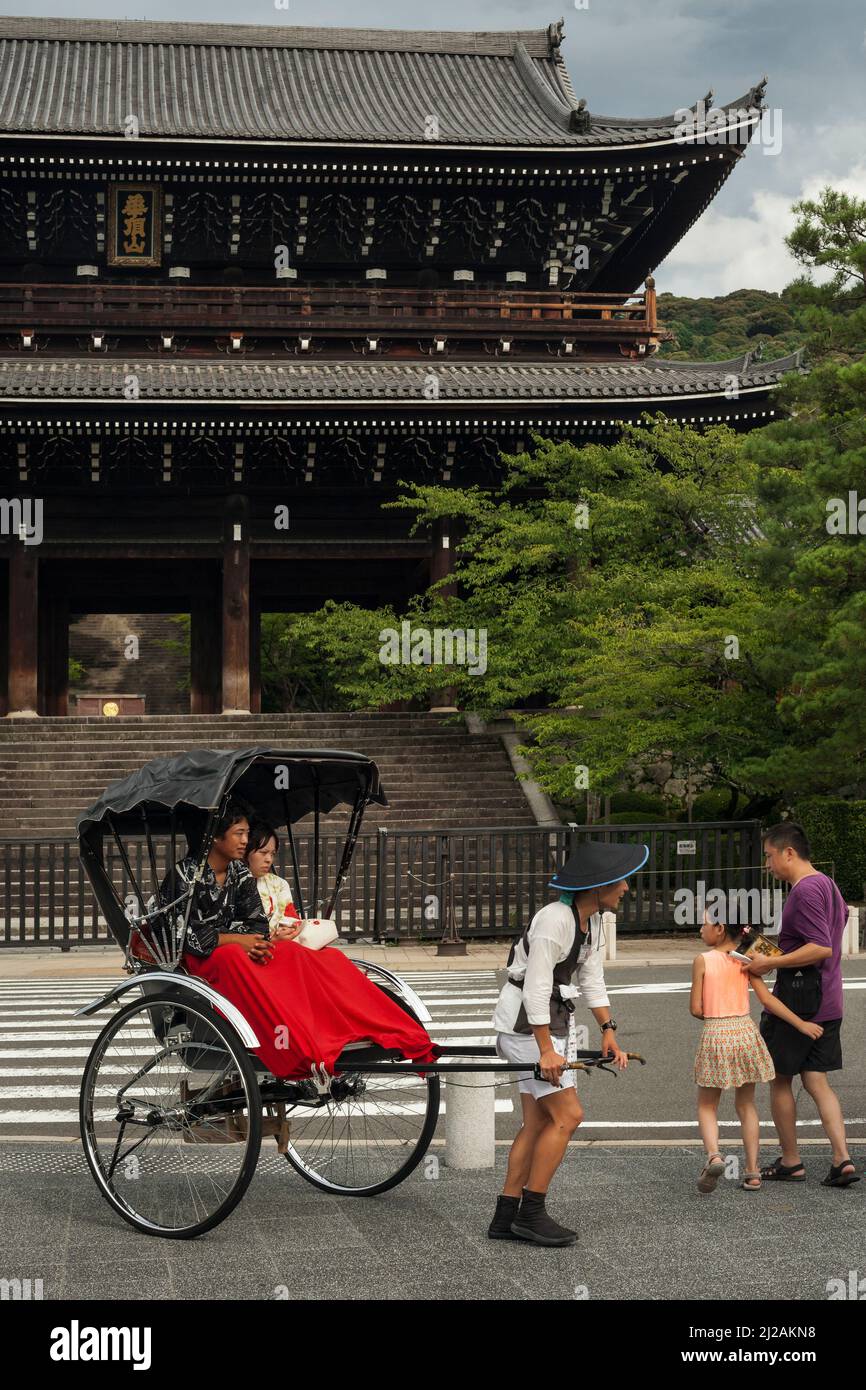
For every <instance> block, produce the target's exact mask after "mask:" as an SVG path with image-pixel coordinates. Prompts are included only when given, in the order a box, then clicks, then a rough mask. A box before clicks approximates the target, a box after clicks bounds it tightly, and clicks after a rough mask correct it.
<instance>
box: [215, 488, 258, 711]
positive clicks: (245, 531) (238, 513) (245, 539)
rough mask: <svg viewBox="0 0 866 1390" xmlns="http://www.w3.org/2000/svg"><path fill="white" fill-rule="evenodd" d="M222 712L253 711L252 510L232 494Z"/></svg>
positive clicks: (226, 530) (226, 534)
mask: <svg viewBox="0 0 866 1390" xmlns="http://www.w3.org/2000/svg"><path fill="white" fill-rule="evenodd" d="M222 623H223V663H222V712H223V714H250V713H251V712H252V705H251V699H250V684H251V683H250V509H249V501H248V499H247V498H246V497H241V496H233V497H229V498H228V499H227V502H226V509H225V518H224V531H223V585H222Z"/></svg>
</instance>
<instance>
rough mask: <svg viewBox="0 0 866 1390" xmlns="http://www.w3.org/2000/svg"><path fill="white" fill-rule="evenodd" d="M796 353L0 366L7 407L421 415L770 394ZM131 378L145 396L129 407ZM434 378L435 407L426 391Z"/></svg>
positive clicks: (73, 361) (24, 362) (56, 361)
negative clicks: (608, 359)
mask: <svg viewBox="0 0 866 1390" xmlns="http://www.w3.org/2000/svg"><path fill="white" fill-rule="evenodd" d="M801 358H802V353H801V352H800V351H798V352H794V353H791V354H789V355H788V356H787V357H780V358H777V359H776V360H775V361H768V362H764V361H760V360H756V359H755V358H754V356H753V355H752V354H749V353H746V354H745V355H744V356H742V357H734V358H731V359H729V360H728V361H725V362H677V361H670V360H658V359H653V360H652V361H649V362H623V363H614V364H610V365H608V364H606V363H575V364H573V365H572V364H565V363H556V364H554V363H550V364H548V363H526V364H520V363H513V364H512V363H504V362H496V363H490V364H487V363H483V364H478V363H458V362H443V363H437V364H436V366H435V369H434V367H433V366H432V364H430V365H428V364H425V363H417V364H415V363H413V364H409V363H402V362H390V361H370V360H369V359H368V360H366V361H363V362H311V361H304V362H298V361H290V362H284V361H282V362H276V361H270V360H268V361H263V360H247V361H230V360H229V361H227V360H226V359H221V360H219V361H204V362H202V361H197V362H195V363H189V362H174V361H164V360H159V361H154V360H152V359H151V360H147V361H130V360H120V359H115V358H110V359H107V358H93V357H89V358H86V359H84V358H50V357H40V358H32V357H25V356H23V355H17V356H15V357H13V358H5V359H0V399H2V400H4V401H6V402H10V401H15V400H21V401H30V402H36V401H44V402H58V403H59V402H63V401H69V402H73V401H77V402H81V403H85V402H87V401H99V402H106V401H116V402H117V405H118V406H119V407H120V408H123V407H124V406H125V405H127V404H132V405H136V404H143V405H150V404H156V403H162V402H166V403H169V402H173V403H176V404H183V403H184V402H190V403H195V404H198V405H201V404H205V403H207V402H210V403H214V404H219V403H225V404H232V403H244V404H250V405H252V404H255V403H257V402H260V403H262V404H263V405H273V404H276V403H279V402H284V403H285V404H286V405H295V406H305V405H310V404H320V405H328V404H334V405H340V404H342V403H343V402H347V403H352V404H358V405H364V404H366V403H376V404H378V403H380V402H381V403H382V404H388V405H401V404H402V405H407V404H409V405H416V406H418V407H420V408H421V409H422V410H429V409H431V408H434V407H435V406H436V405H440V406H441V405H442V404H450V403H452V402H453V403H455V404H464V405H466V404H469V403H472V402H478V403H480V404H483V405H490V406H494V405H495V406H509V405H515V404H521V403H523V404H527V403H530V402H535V401H546V402H550V403H553V402H557V401H558V402H561V403H567V404H574V405H579V404H583V403H586V404H593V403H596V402H602V401H607V402H611V403H613V402H617V401H621V402H624V403H630V404H635V405H638V404H640V403H641V402H644V401H646V402H647V403H649V404H650V405H652V403H653V402H658V403H659V404H661V403H662V402H665V401H670V400H676V399H678V398H681V399H688V398H695V397H707V396H709V397H721V398H723V399H724V397H725V392H726V390H728V391H730V388H731V385H732V382H733V381H734V380H735V383H736V389H737V392H738V394H741V395H742V394H745V393H749V392H762V391H767V390H769V389H770V388H771V387H773V386H775V385H777V384H778V382H779V381H780V379H781V377H782V376H783V375H784V373H785V372H790V371H796V370H800V368H801ZM130 378H134V379H135V381H136V383H137V389H138V392H139V395H138V397H137V399H136V400H133V401H131V402H128V401H127V398H126V396H125V395H124V390H125V388H126V389H127V392H128V383H129V380H130ZM434 378H435V382H436V387H435V392H436V393H437V394H435V395H434V396H433V397H432V398H431V390H430V383H431V380H432V379H434Z"/></svg>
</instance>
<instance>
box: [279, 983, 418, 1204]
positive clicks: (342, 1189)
mask: <svg viewBox="0 0 866 1390" xmlns="http://www.w3.org/2000/svg"><path fill="white" fill-rule="evenodd" d="M375 983H376V984H377V985H378V987H379V988H380V989H382V985H381V984H380V983H379V981H378V980H377V981H376V982H375ZM383 993H385V994H387V995H388V997H389V998H390V999H393V1001H394V1003H395V1004H399V1006H400V1008H402V1009H404V1010H405V1011H406V1013H408V1014H410V1015H411V1017H412V1018H415V1013H414V1011H413V1010H412V1009H411V1008H410V1007H409V1006H408V1004H407V1003H406V1002H405V1000H403V999H399V998H398V997H397V995H396V994H393V993H392V992H391V991H390V990H387V989H385V990H383ZM350 1055H351V1054H350V1053H349V1052H347V1053H346V1056H347V1057H348V1056H350ZM439 1098H440V1083H439V1077H438V1075H437V1074H436V1073H435V1072H428V1073H427V1075H426V1076H424V1075H418V1076H415V1075H413V1074H412V1073H405V1072H404V1073H402V1074H396V1075H393V1076H388V1075H387V1073H385V1074H383V1073H381V1072H372V1071H370V1072H355V1073H351V1074H350V1073H347V1072H344V1073H343V1074H342V1075H341V1076H338V1077H335V1079H334V1081H333V1083H332V1095H331V1096H329V1097H327V1098H326V1099H325V1100H324V1101H323V1102H322V1104H320V1105H319V1106H318V1107H312V1106H305V1105H298V1106H295V1107H294V1108H292V1110H291V1111H290V1114H289V1128H290V1136H291V1137H290V1140H289V1144H288V1147H287V1149H286V1158H287V1159H288V1161H289V1163H290V1164H291V1166H292V1167H293V1168H294V1169H295V1171H296V1172H297V1173H300V1175H301V1177H303V1178H306V1180H307V1182H310V1183H312V1184H313V1186H314V1187H318V1188H319V1189H320V1190H321V1191H323V1192H332V1193H335V1194H337V1195H342V1196H346V1197H375V1196H376V1195H377V1194H378V1193H380V1192H387V1191H388V1190H389V1189H390V1188H392V1187H396V1186H397V1185H398V1184H399V1183H401V1182H403V1180H404V1179H405V1178H407V1177H408V1176H409V1174H410V1173H411V1172H412V1171H413V1170H414V1169H415V1168H417V1166H418V1164H419V1163H420V1162H421V1160H422V1159H423V1157H424V1155H425V1154H426V1152H427V1150H428V1148H429V1147H430V1141H431V1140H432V1138H433V1135H434V1133H435V1131H436V1123H437V1120H438V1118H439Z"/></svg>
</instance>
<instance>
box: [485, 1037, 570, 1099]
mask: <svg viewBox="0 0 866 1390" xmlns="http://www.w3.org/2000/svg"><path fill="white" fill-rule="evenodd" d="M550 1041H551V1042H552V1043H553V1046H554V1047H555V1048H556V1051H557V1052H558V1053H559V1055H560V1057H564V1056H565V1048H566V1039H565V1038H554V1037H551V1039H550ZM496 1051H497V1052H498V1054H499V1056H500V1057H501V1058H502V1060H503V1061H504V1062H529V1064H530V1066H531V1065H533V1064H534V1063H535V1062H538V1061H539V1060H540V1058H541V1053H540V1052H539V1050H538V1043H537V1042H536V1041H535V1038H534V1037H533V1035H532V1034H531V1033H527V1034H523V1033H497V1034H496ZM510 1076H511V1079H512V1081H513V1080H515V1079H516V1080H517V1084H518V1087H519V1089H520V1090H521V1091H522V1092H523V1093H524V1094H525V1095H528V1096H533V1097H534V1099H535V1100H539V1099H540V1098H541V1096H555V1095H556V1094H557V1093H558V1092H559V1091H561V1090H564V1089H565V1088H566V1087H567V1086H571V1087H572V1088H573V1087H574V1077H575V1073H574V1072H573V1071H564V1072H563V1073H562V1085H561V1086H551V1084H550V1082H549V1081H536V1080H535V1077H534V1076H533V1075H532V1072H531V1071H523V1072H511V1073H510Z"/></svg>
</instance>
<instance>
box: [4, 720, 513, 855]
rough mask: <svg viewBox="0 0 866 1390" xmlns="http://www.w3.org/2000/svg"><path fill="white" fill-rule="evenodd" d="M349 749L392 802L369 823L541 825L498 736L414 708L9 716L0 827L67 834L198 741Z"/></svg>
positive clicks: (14, 833) (22, 833)
mask: <svg viewBox="0 0 866 1390" xmlns="http://www.w3.org/2000/svg"><path fill="white" fill-rule="evenodd" d="M256 745H260V746H262V747H272V748H279V749H283V748H285V749H287V750H289V749H291V748H343V749H349V750H352V751H353V752H358V753H365V754H368V755H369V756H370V757H372V758H374V759H375V761H376V762H377V763H378V765H379V770H380V773H381V777H382V785H383V787H384V789H385V794H386V796H387V797H388V801H389V805H388V807H387V808H381V807H374V808H371V810H370V811H369V812H368V815H367V818H366V820H365V823H364V829H365V830H367V831H369V830H372V829H374V828H375V827H376V826H377V825H380V824H381V825H387V826H389V827H390V828H392V829H397V828H399V827H403V826H405V827H412V828H414V829H419V830H439V829H459V828H461V827H469V826H477V827H485V826H532V825H534V824H535V819H534V817H533V815H532V812H531V810H530V807H529V804H528V802H527V800H526V798H525V796H524V794H523V791H522V790H521V787H520V783H519V782H518V781H517V779H516V778H515V776H514V772H513V769H512V766H511V762H510V760H509V758H508V755H507V753H506V751H505V748H504V746H503V744H502V741H501V740H500V738H499V737H498V735H496V734H493V733H485V734H471V733H469V732H468V730H467V729H466V726H465V724H464V723H463V722H462V721H452V720H450V719H447V718H445V717H443V716H441V715H435V714H421V713H419V714H411V713H399V714H389V713H378V712H375V713H369V714H367V713H357V714H280V715H276V714H263V715H237V716H227V715H224V716H210V715H146V716H143V717H135V718H117V719H111V720H109V719H104V718H102V719H100V718H75V717H69V718H56V719H47V720H44V721H41V720H33V719H7V720H4V721H0V827H2V829H0V835H2V836H3V837H7V838H8V837H15V838H18V837H27V838H30V837H34V838H36V837H44V838H46V839H48V838H52V839H55V838H65V837H70V836H72V835H74V833H75V822H76V820H77V818H78V816H79V815H80V814H81V813H82V811H84V810H86V809H87V807H88V806H90V805H91V804H92V803H93V802H94V801H95V800H96V799H97V797H98V796H99V795H100V794H101V793H102V792H103V791H104V789H105V788H106V786H107V785H108V784H109V783H110V782H113V781H116V780H118V779H119V778H121V777H125V776H127V775H128V773H130V772H133V771H134V770H135V769H136V768H138V767H141V765H142V764H143V763H146V762H147V761H148V760H149V759H151V758H155V757H165V756H171V755H173V754H176V753H180V752H183V751H184V750H185V749H188V748H192V747H204V748H232V747H235V748H244V747H254V746H256Z"/></svg>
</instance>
